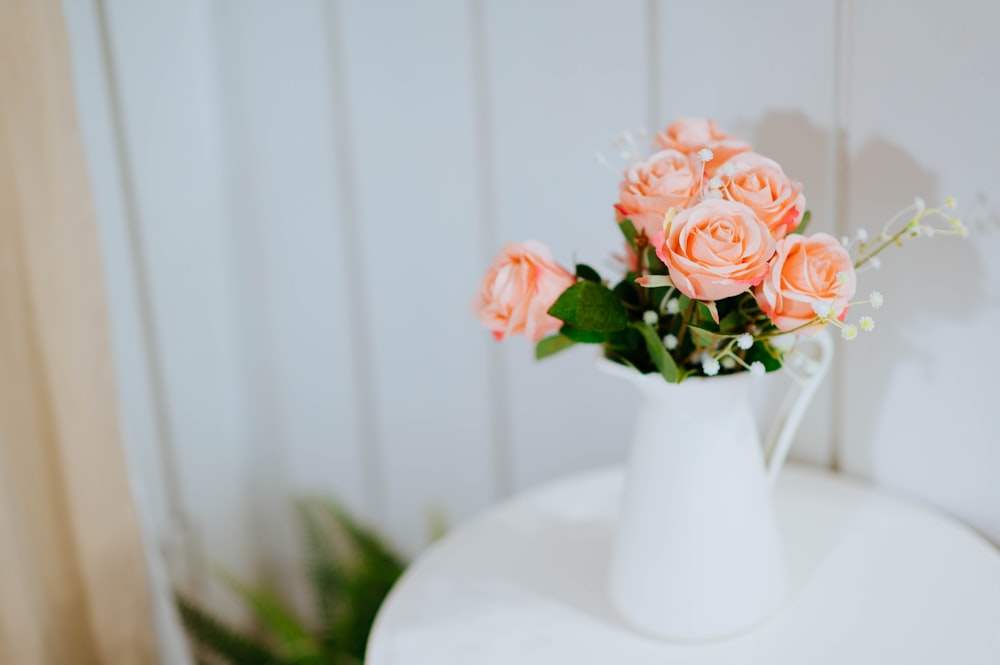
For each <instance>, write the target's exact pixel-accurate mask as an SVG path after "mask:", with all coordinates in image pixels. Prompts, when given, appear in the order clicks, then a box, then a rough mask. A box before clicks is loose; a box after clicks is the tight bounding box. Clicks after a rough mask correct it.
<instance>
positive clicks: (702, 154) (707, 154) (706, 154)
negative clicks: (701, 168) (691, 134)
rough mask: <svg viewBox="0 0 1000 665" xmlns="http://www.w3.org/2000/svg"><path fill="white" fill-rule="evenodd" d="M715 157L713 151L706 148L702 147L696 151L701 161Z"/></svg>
mask: <svg viewBox="0 0 1000 665" xmlns="http://www.w3.org/2000/svg"><path fill="white" fill-rule="evenodd" d="M714 158H715V153H714V152H712V151H711V150H709V149H708V148H702V149H701V150H699V151H698V159H700V160H701V161H703V162H710V161H712V160H713V159H714Z"/></svg>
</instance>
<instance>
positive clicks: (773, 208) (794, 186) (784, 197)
mask: <svg viewBox="0 0 1000 665" xmlns="http://www.w3.org/2000/svg"><path fill="white" fill-rule="evenodd" d="M730 168H731V169H732V172H731V175H730V173H729V172H730ZM719 172H720V173H721V174H722V175H721V177H722V179H723V182H724V183H725V187H723V189H722V195H723V196H724V197H725V198H727V199H729V200H730V201H736V202H738V203H743V204H745V205H746V206H747V207H749V208H750V209H751V210H753V211H754V213H756V215H757V217H758V218H759V219H760V221H762V222H764V223H765V224H767V228H769V229H771V233H772V234H773V235H774V237H775V238H777V239H778V240H781V239H782V238H784V237H785V236H786V235H788V234H789V233H790V232H792V231H794V230H795V228H796V227H797V226H798V225H799V224H800V223H801V222H802V215H803V214H804V213H805V211H806V197H805V196H803V195H802V183H798V182H792V181H791V180H790V179H789V178H788V176H786V175H785V172H784V171H782V170H781V166H780V165H779V164H778V162H776V161H774V160H773V159H768V158H767V157H764V156H763V155H758V154H757V153H755V152H744V153H742V154H740V155H736V156H735V157H733V158H732V159H730V160H729V161H728V162H726V163H725V164H724V165H723V166H722V167H721V168H720V170H719Z"/></svg>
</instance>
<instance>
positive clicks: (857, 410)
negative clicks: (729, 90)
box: [752, 111, 1000, 471]
mask: <svg viewBox="0 0 1000 665" xmlns="http://www.w3.org/2000/svg"><path fill="white" fill-rule="evenodd" d="M752 138H753V143H754V145H755V146H759V148H760V150H761V151H762V152H764V153H765V154H767V155H769V156H773V157H774V158H775V159H777V160H778V161H779V162H780V163H781V164H782V165H783V166H784V167H785V170H786V172H788V173H789V174H790V175H792V176H793V177H794V178H796V179H798V180H801V181H802V182H803V183H806V184H807V188H808V189H807V191H806V195H807V198H808V201H809V208H810V209H811V210H812V211H813V215H814V217H813V219H814V226H813V227H812V229H811V231H829V232H831V233H836V232H837V231H838V230H839V231H840V232H841V233H847V234H850V235H852V236H853V234H854V232H855V231H856V230H857V229H859V228H864V229H865V230H866V231H867V232H868V234H869V236H870V237H874V236H876V235H877V234H878V233H879V232H880V231H881V229H882V226H883V224H885V222H886V221H888V220H889V219H890V218H891V217H892V216H893V215H894V214H895V213H896V212H897V211H899V210H900V209H901V208H903V207H905V206H907V205H909V204H910V203H911V202H912V201H913V199H914V196H920V197H922V198H924V199H925V200H926V202H927V204H928V205H930V206H936V205H940V204H942V203H943V201H944V197H945V196H946V195H948V194H950V193H951V192H941V191H939V185H938V179H937V176H936V175H935V173H934V172H933V171H931V170H929V169H927V168H925V167H924V166H923V165H922V164H921V163H920V162H918V161H917V160H916V158H914V156H913V155H911V154H910V153H909V152H907V151H906V150H905V149H904V148H902V147H900V146H898V145H896V144H893V143H891V142H889V141H887V140H886V139H884V138H881V137H877V136H876V137H874V138H873V139H871V140H869V141H867V142H866V143H864V144H863V145H861V146H860V148H859V149H858V150H857V151H855V152H854V155H853V158H850V157H849V155H848V154H847V150H848V144H847V140H846V135H844V134H843V133H842V134H841V135H840V136H838V137H836V138H837V140H836V142H835V145H836V146H837V149H839V150H840V151H841V154H840V159H839V160H838V162H839V164H841V165H842V171H841V173H840V174H839V175H840V177H839V179H838V180H839V182H837V183H834V182H833V181H832V179H831V178H830V174H829V170H828V169H829V163H828V162H829V160H828V159H827V156H828V155H829V154H830V149H831V146H832V145H833V144H834V142H833V141H832V140H831V139H832V138H833V137H831V134H830V130H829V129H824V128H823V127H820V126H818V125H816V124H814V123H813V122H812V121H811V120H810V119H809V117H808V116H806V115H805V114H803V113H801V112H793V111H773V112H771V113H769V114H767V115H766V116H765V117H764V118H763V119H762V120H761V121H760V122H759V123H758V124H757V125H756V126H755V127H754V131H753V135H752ZM831 185H833V186H835V187H838V188H839V191H830V186H831ZM834 197H839V201H840V206H839V207H840V215H841V216H842V217H843V220H844V221H843V223H842V226H841V228H840V229H836V224H835V222H834V220H832V219H829V218H828V216H829V215H830V213H832V212H833V211H834V210H835V209H836V208H835V207H834V205H833V202H834ZM959 203H960V204H962V206H961V207H960V208H959V211H958V213H959V215H960V216H961V217H963V218H964V219H965V221H966V224H967V226H968V227H969V230H970V234H972V235H973V236H976V235H979V234H990V233H995V232H996V231H997V230H998V229H1000V215H998V214H997V213H996V212H995V206H993V205H991V203H992V202H991V201H990V200H989V198H988V196H987V195H986V194H985V193H979V194H978V195H977V196H976V200H975V201H972V202H962V201H959ZM966 203H971V205H965V204H966ZM907 219H908V218H907ZM907 219H903V220H901V221H902V223H905V222H906V221H907ZM896 228H897V229H898V228H899V226H898V225H897V226H896ZM855 242H856V241H855ZM905 244H906V247H905V250H904V251H900V250H899V248H895V247H890V248H888V249H887V250H886V251H885V252H884V253H883V254H882V255H881V257H880V258H881V259H882V265H883V266H884V268H883V269H882V270H872V269H862V271H861V273H860V274H859V275H858V291H857V296H856V299H858V300H863V299H866V298H867V297H868V294H869V293H871V291H875V290H877V291H880V292H882V293H883V295H884V296H885V299H886V305H885V306H884V307H883V308H882V309H880V310H879V311H878V312H873V311H872V310H871V308H870V307H869V306H867V305H863V306H858V307H856V308H854V309H853V311H851V312H850V313H849V315H848V318H849V319H850V320H852V321H856V320H857V318H859V317H860V316H863V315H866V314H868V315H872V316H873V318H875V320H876V322H877V328H876V331H875V332H874V333H872V334H871V335H867V334H863V335H862V336H861V337H860V338H859V339H857V340H855V341H853V342H851V343H850V344H848V343H841V344H839V345H838V349H837V350H838V352H839V353H840V360H839V361H837V362H838V364H840V365H841V367H842V369H843V373H842V374H841V376H842V383H841V385H840V386H838V390H839V391H840V392H841V394H845V395H846V393H847V392H850V391H856V392H855V393H853V394H850V395H846V396H845V398H844V399H843V400H842V402H841V404H842V406H841V410H840V413H838V414H836V415H835V416H834V417H836V418H840V419H841V421H842V423H843V427H841V428H840V434H839V436H840V438H841V439H842V440H843V441H848V440H849V441H850V446H849V447H850V459H849V467H850V470H853V471H858V470H861V471H875V470H876V469H877V462H878V459H877V458H878V455H877V453H878V451H877V450H876V446H877V445H878V441H877V440H876V437H877V436H878V433H879V431H880V429H883V431H884V428H880V427H879V424H880V419H881V418H882V417H884V416H883V414H884V413H885V412H886V411H887V410H886V405H887V400H888V395H887V391H888V390H889V388H890V384H891V380H892V378H893V376H894V374H895V372H894V368H895V367H897V366H898V365H899V364H901V363H902V362H903V361H904V360H905V361H909V362H914V361H916V363H917V365H918V366H919V368H920V371H921V373H922V375H923V377H924V378H925V380H926V382H927V383H928V384H930V385H934V384H936V383H940V382H941V376H940V374H941V371H942V361H941V358H942V356H941V355H940V353H937V352H935V353H930V352H928V350H927V348H928V345H926V344H923V345H921V344H916V343H914V340H916V339H919V335H920V334H921V332H920V331H921V330H932V329H933V328H934V324H935V323H938V322H944V321H947V322H948V323H949V325H950V326H955V327H956V328H957V329H959V330H961V329H963V328H966V327H969V326H970V325H971V324H972V320H973V317H974V316H975V315H976V313H977V312H980V311H982V310H983V308H984V307H987V308H996V307H997V305H998V303H997V301H996V296H995V295H991V294H988V293H986V292H985V288H984V283H986V280H987V279H988V276H987V275H986V270H985V266H984V265H983V263H982V260H981V258H980V256H979V254H978V253H977V251H976V247H975V246H974V245H973V244H972V243H971V242H963V241H959V240H958V239H955V238H943V239H933V240H930V241H928V240H927V239H924V238H913V239H909V240H908V241H906V243H905ZM958 344H959V346H961V344H962V342H961V340H958ZM956 354H957V356H958V355H960V354H961V351H960V350H958V349H956ZM956 361H957V362H960V361H959V360H957V359H956ZM828 383H829V384H832V382H828ZM844 405H849V406H848V408H844ZM883 443H884V442H883ZM911 443H912V449H913V454H914V455H920V454H921V450H923V451H928V448H927V447H924V446H932V445H933V444H934V442H931V441H926V442H921V441H916V442H911ZM929 454H932V453H929Z"/></svg>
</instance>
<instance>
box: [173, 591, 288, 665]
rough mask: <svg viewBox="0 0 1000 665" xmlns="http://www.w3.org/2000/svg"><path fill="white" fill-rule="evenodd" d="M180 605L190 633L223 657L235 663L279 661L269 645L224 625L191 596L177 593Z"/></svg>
mask: <svg viewBox="0 0 1000 665" xmlns="http://www.w3.org/2000/svg"><path fill="white" fill-rule="evenodd" d="M177 608H178V610H179V611H180V615H181V620H182V621H183V622H184V628H185V629H186V630H187V633H188V635H190V636H191V638H192V639H193V640H194V641H195V642H197V643H198V644H200V645H201V646H202V647H203V648H204V649H206V650H207V651H211V652H212V653H214V654H215V655H217V656H219V657H220V658H222V659H223V660H225V661H227V662H229V663H233V664H234V665H271V664H272V663H277V662H279V661H278V658H277V656H276V655H275V654H274V653H272V652H271V650H270V649H268V648H267V647H266V646H264V645H263V644H260V643H258V642H256V641H254V640H252V639H250V638H248V637H246V636H245V635H243V634H241V633H240V632H239V631H237V630H235V629H233V628H230V627H229V626H226V625H224V624H223V623H221V622H220V621H218V620H216V619H215V618H214V617H212V616H211V615H210V614H208V612H206V611H205V610H203V609H202V608H201V607H199V606H198V605H197V604H195V603H194V602H193V601H191V600H190V599H188V598H185V597H184V596H180V595H178V596H177Z"/></svg>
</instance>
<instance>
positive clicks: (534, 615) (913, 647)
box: [366, 465, 1000, 665]
mask: <svg viewBox="0 0 1000 665" xmlns="http://www.w3.org/2000/svg"><path fill="white" fill-rule="evenodd" d="M782 474H783V475H782V477H781V479H780V480H779V482H778V485H777V487H776V488H775V502H776V508H777V511H778V519H779V521H780V524H781V529H782V534H783V538H784V541H785V545H786V550H787V555H788V560H789V565H790V567H791V575H792V582H793V590H792V593H791V595H790V596H789V598H788V600H787V601H786V603H785V605H784V606H783V607H782V608H781V609H780V610H779V612H778V613H777V614H775V615H774V616H773V617H772V618H771V619H769V620H768V621H767V622H766V623H764V624H762V625H760V626H759V627H757V628H755V629H754V630H753V631H751V632H748V633H745V634H743V635H741V636H738V637H735V638H731V639H728V640H725V641H719V642H711V643H699V644H676V643H667V642H661V641H658V640H655V639H653V638H649V637H646V636H644V635H641V634H638V633H636V632H634V631H632V630H631V629H629V628H628V627H627V626H625V625H624V624H623V623H622V622H621V621H620V620H619V619H618V618H617V617H616V616H615V615H614V613H613V612H612V610H611V608H610V606H609V605H608V602H607V600H606V598H605V595H604V588H603V585H604V578H605V568H606V565H607V561H608V553H609V548H610V542H611V535H612V530H613V525H614V520H615V515H616V512H617V507H618V504H619V497H620V494H621V489H622V480H623V472H622V470H621V468H613V469H604V470H600V471H596V472H592V473H588V474H585V475H581V476H577V477H574V478H570V479H568V480H563V481H559V482H556V483H554V484H550V485H546V486H544V487H542V488H540V489H537V490H534V491H531V492H528V493H526V494H523V495H520V496H518V497H515V498H514V499H512V500H510V501H507V502H506V503H504V504H502V505H500V506H498V507H496V508H494V509H492V510H490V511H488V512H487V513H485V514H484V515H482V516H481V517H479V518H478V519H476V520H474V521H472V522H471V523H469V524H467V525H465V526H464V527H462V528H460V529H458V530H457V531H455V532H454V533H452V534H450V535H449V536H448V537H446V538H445V539H444V540H442V541H441V542H439V543H437V544H436V545H435V546H434V547H432V548H431V549H430V550H428V551H427V552H426V553H425V554H424V555H423V556H422V557H420V558H419V559H418V560H417V562H416V563H415V564H414V565H413V566H412V567H410V569H409V570H408V571H407V572H406V574H405V575H404V576H403V578H402V580H401V581H400V582H399V584H398V585H397V586H396V588H395V589H394V590H393V591H392V593H391V594H390V596H389V598H388V599H387V601H386V603H385V605H383V607H382V609H381V611H380V612H379V615H378V618H377V620H376V623H375V626H374V629H373V631H372V635H371V639H370V640H369V647H368V657H367V659H366V663H368V665H424V664H427V665H452V664H454V665H480V664H482V665H487V664H491V665H534V664H541V663H545V664H546V665H552V664H562V663H565V664H567V665H615V664H617V663H623V664H628V665H647V664H649V665H653V664H655V665H665V664H669V663H698V664H708V663H739V664H741V665H744V664H750V663H766V664H768V665H781V664H784V663H788V664H794V665H806V664H808V665H822V664H826V663H830V664H833V663H836V664H838V665H841V664H849V665H863V664H867V663H871V664H873V665H875V664H877V665H888V664H890V663H891V664H895V663H905V664H906V665H918V664H922V663H927V664H933V665H940V664H942V663H962V664H963V665H970V664H976V663H983V664H986V663H989V664H990V665H996V664H997V663H1000V551H998V550H997V548H995V547H994V546H993V545H991V544H990V543H989V542H987V541H986V540H984V539H983V538H981V537H980V536H978V535H977V534H976V533H974V532H973V531H972V530H971V529H969V528H967V527H965V526H963V525H962V524H960V523H958V522H956V521H954V520H952V519H950V518H948V517H946V516H944V515H942V514H941V513H939V512H937V511H936V510H933V509H929V508H927V507H924V506H920V505H917V504H915V503H912V502H909V501H906V500H903V499H900V498H897V497H895V496H893V495H891V494H888V493H886V492H883V491H879V490H876V489H874V488H872V487H869V486H867V485H865V484H862V483H860V482H858V481H854V480H851V479H849V478H846V477H844V476H839V475H834V474H832V473H828V472H825V471H820V470H814V469H810V468H809V467H804V466H797V465H789V467H788V468H787V469H786V470H785V471H783V472H782Z"/></svg>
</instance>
